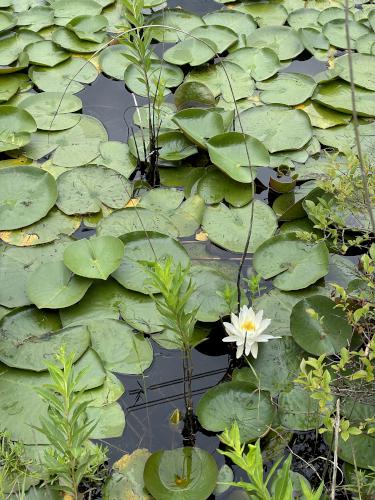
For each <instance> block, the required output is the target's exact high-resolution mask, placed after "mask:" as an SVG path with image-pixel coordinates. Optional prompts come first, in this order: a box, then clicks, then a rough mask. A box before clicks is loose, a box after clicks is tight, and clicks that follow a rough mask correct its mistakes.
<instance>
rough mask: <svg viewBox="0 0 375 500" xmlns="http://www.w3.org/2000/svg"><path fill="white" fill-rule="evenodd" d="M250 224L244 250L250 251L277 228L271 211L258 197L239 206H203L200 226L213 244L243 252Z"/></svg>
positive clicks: (274, 216)
mask: <svg viewBox="0 0 375 500" xmlns="http://www.w3.org/2000/svg"><path fill="white" fill-rule="evenodd" d="M252 210H253V211H254V213H253V217H251V212H252ZM250 224H251V227H252V229H251V237H250V244H249V248H248V252H249V253H253V252H255V250H256V249H257V248H258V247H259V245H260V244H261V243H263V242H264V241H266V240H267V239H268V238H270V237H271V236H272V235H273V234H274V232H275V231H276V228H277V222H276V215H275V213H274V212H273V210H272V209H271V208H270V207H269V206H268V205H266V204H265V203H263V202H262V201H260V200H255V201H254V202H253V203H250V204H249V205H246V206H244V207H241V208H229V207H227V206H225V205H224V204H222V203H220V204H219V205H217V206H212V207H207V208H206V211H205V213H204V216H203V222H202V228H203V230H204V231H206V233H207V234H208V237H209V238H210V240H211V241H212V242H213V243H216V244H217V245H219V246H221V247H223V248H225V249H226V250H230V251H232V252H243V251H244V248H245V243H246V239H247V235H248V232H249V229H250Z"/></svg>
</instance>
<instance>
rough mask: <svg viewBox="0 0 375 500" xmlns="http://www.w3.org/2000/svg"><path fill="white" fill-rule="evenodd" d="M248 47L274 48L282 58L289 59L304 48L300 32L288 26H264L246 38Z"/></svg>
mask: <svg viewBox="0 0 375 500" xmlns="http://www.w3.org/2000/svg"><path fill="white" fill-rule="evenodd" d="M246 46H247V47H256V48H260V49H263V48H266V47H267V48H269V49H272V50H273V51H274V52H275V53H276V54H277V56H278V58H279V59H280V61H287V60H289V59H293V58H294V57H296V56H298V55H299V54H300V53H301V52H302V51H303V49H304V47H303V44H302V42H301V41H300V39H299V36H298V34H297V33H296V32H295V31H294V30H293V29H292V28H289V27H288V26H264V27H262V28H259V29H257V30H256V31H254V33H251V35H249V36H248V37H247V38H246Z"/></svg>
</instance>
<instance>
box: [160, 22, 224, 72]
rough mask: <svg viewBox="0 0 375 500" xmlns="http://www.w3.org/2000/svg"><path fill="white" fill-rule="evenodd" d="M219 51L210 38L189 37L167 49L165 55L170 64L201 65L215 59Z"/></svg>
mask: <svg viewBox="0 0 375 500" xmlns="http://www.w3.org/2000/svg"><path fill="white" fill-rule="evenodd" d="M222 28H223V29H225V28H224V27H222ZM217 51H218V49H217V47H216V44H215V43H214V42H213V41H212V40H210V39H204V40H200V39H197V38H187V39H185V40H182V41H181V42H178V43H177V44H176V45H175V46H173V47H171V48H169V49H167V50H166V51H165V52H164V54H163V57H164V59H165V61H167V62H168V63H170V64H176V65H181V66H182V65H184V64H190V66H200V65H201V64H204V63H206V62H208V61H210V60H211V59H213V58H214V57H215V54H216V53H217Z"/></svg>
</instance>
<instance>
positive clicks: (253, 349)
mask: <svg viewBox="0 0 375 500" xmlns="http://www.w3.org/2000/svg"><path fill="white" fill-rule="evenodd" d="M251 354H252V355H253V356H254V358H257V357H258V344H257V343H256V342H254V344H253V345H252V346H251Z"/></svg>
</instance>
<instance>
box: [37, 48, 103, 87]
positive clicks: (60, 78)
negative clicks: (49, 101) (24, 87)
mask: <svg viewBox="0 0 375 500" xmlns="http://www.w3.org/2000/svg"><path fill="white" fill-rule="evenodd" d="M29 76H30V78H31V80H32V81H33V82H34V84H35V85H36V86H37V87H38V88H39V89H40V90H44V91H45V92H71V93H72V94H76V93H77V92H80V91H81V90H82V89H83V88H84V85H83V84H88V83H92V82H93V81H94V80H96V77H97V76H98V70H97V69H96V68H95V66H94V65H93V64H92V63H91V62H90V61H87V60H86V59H81V58H78V57H74V58H71V59H69V60H68V61H65V62H63V63H61V64H58V65H57V66H55V67H54V68H43V67H41V66H31V68H30V69H29Z"/></svg>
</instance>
